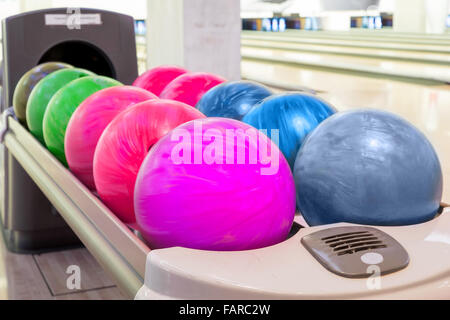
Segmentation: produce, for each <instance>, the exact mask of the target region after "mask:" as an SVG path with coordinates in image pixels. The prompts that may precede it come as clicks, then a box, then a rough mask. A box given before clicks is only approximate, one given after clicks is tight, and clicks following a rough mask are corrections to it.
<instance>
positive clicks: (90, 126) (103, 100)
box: [64, 86, 158, 190]
mask: <svg viewBox="0 0 450 320" xmlns="http://www.w3.org/2000/svg"><path fill="white" fill-rule="evenodd" d="M157 98H158V97H156V96H155V95H154V94H152V93H150V92H148V91H146V90H144V89H141V88H136V87H132V86H120V87H111V88H107V89H103V90H100V91H98V92H96V93H94V94H93V95H92V96H90V97H89V98H87V99H86V100H84V101H83V102H82V103H81V105H80V106H79V107H78V108H77V110H75V112H74V113H73V115H72V117H71V118H70V121H69V124H68V126H67V129H66V136H65V141H64V150H65V154H66V159H67V163H68V164H69V168H70V170H71V171H72V173H73V174H74V175H75V176H76V177H78V179H80V181H81V182H83V183H84V184H85V185H86V186H87V187H88V188H89V189H91V190H95V183H94V174H93V162H94V152H95V148H96V146H97V142H98V140H99V139H100V136H101V134H102V133H103V130H105V128H106V127H107V126H108V124H109V123H110V122H111V121H112V120H113V119H114V118H115V117H116V116H117V115H118V114H119V113H120V112H121V111H123V110H125V109H126V108H128V107H130V106H132V105H135V104H137V103H140V102H143V101H147V100H152V99H157Z"/></svg>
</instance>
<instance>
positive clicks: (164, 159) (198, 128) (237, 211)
mask: <svg viewBox="0 0 450 320" xmlns="http://www.w3.org/2000/svg"><path fill="white" fill-rule="evenodd" d="M134 204H135V211H136V220H137V223H138V225H139V228H140V231H141V233H142V235H143V237H144V239H145V240H146V241H147V242H148V243H149V245H150V247H151V248H153V249H158V248H167V247H174V246H180V247H187V248H193V249H203V250H218V251H231V250H248V249H256V248H262V247H266V246H270V245H274V244H276V243H279V242H281V241H284V240H285V239H286V238H287V236H288V233H289V231H290V229H291V226H292V223H293V220H294V214H295V183H294V179H293V176H292V173H291V170H290V168H289V164H288V162H287V161H286V159H285V158H284V156H283V154H282V153H281V152H280V150H279V149H278V147H277V146H276V145H275V144H274V143H273V142H272V141H271V140H270V139H269V138H268V137H267V136H266V135H264V134H263V133H261V132H259V131H258V130H257V129H255V128H253V127H251V126H249V125H247V124H245V123H243V122H240V121H237V120H232V119H225V118H207V119H201V120H194V121H190V122H188V123H186V124H183V125H181V126H179V127H177V128H176V129H174V130H172V131H171V132H170V133H168V134H167V135H166V136H164V137H163V138H162V139H161V140H160V141H159V142H158V143H156V144H155V145H154V146H153V148H152V149H151V150H150V152H149V154H148V155H147V157H146V159H145V160H144V162H143V164H142V166H141V168H140V170H139V174H138V178H137V181H136V185H135V193H134Z"/></svg>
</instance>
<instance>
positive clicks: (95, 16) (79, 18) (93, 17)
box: [45, 12, 102, 29]
mask: <svg viewBox="0 0 450 320" xmlns="http://www.w3.org/2000/svg"><path fill="white" fill-rule="evenodd" d="M101 24H102V16H101V14H99V13H90V14H88V13H84V14H81V13H77V12H75V13H73V14H46V15H45V25H47V26H67V27H69V29H79V28H78V27H79V26H82V25H101ZM71 27H72V28H71Z"/></svg>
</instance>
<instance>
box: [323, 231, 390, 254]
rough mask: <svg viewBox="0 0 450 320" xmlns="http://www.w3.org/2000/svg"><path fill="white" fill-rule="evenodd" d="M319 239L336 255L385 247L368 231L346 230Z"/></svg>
mask: <svg viewBox="0 0 450 320" xmlns="http://www.w3.org/2000/svg"><path fill="white" fill-rule="evenodd" d="M321 240H322V241H323V242H324V243H325V245H327V246H328V247H329V248H330V250H332V251H333V252H334V253H335V254H336V255H338V256H342V255H346V254H354V253H356V252H361V251H366V250H373V249H381V248H386V247H387V245H386V244H385V243H384V242H383V241H382V240H381V239H380V238H379V237H377V236H376V235H375V234H374V233H372V232H370V231H359V232H346V233H341V234H337V235H333V236H329V237H324V238H322V239H321Z"/></svg>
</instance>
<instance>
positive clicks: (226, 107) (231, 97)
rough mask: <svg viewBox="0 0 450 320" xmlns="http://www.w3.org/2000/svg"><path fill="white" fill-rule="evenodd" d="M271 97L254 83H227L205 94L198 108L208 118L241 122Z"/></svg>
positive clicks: (264, 89)
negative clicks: (265, 99) (258, 104)
mask: <svg viewBox="0 0 450 320" xmlns="http://www.w3.org/2000/svg"><path fill="white" fill-rule="evenodd" d="M270 95H272V92H270V90H269V89H267V88H266V87H264V86H262V85H260V84H257V83H254V82H250V81H231V82H225V83H222V84H220V85H218V86H216V87H214V88H212V89H211V90H209V91H208V92H207V93H205V94H204V95H203V97H202V98H201V100H200V101H199V102H198V103H197V105H196V108H197V109H198V110H200V111H201V112H202V113H203V114H204V115H206V116H207V117H222V118H231V119H235V120H241V119H242V117H244V116H245V115H246V114H247V112H249V111H250V109H251V108H252V107H253V106H254V105H255V104H257V103H258V102H260V101H261V100H263V99H264V98H267V97H268V96H270Z"/></svg>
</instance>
